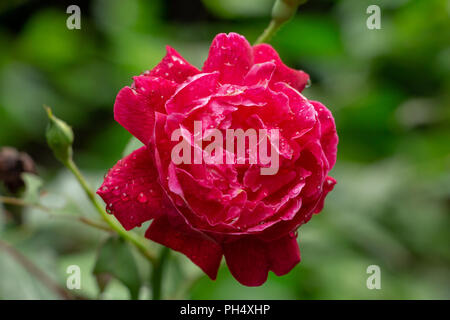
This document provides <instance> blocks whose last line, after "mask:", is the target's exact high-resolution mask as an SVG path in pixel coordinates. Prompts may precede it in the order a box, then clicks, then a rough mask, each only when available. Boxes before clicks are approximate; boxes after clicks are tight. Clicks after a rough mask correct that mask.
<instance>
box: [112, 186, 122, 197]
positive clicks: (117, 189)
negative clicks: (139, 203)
mask: <svg viewBox="0 0 450 320" xmlns="http://www.w3.org/2000/svg"><path fill="white" fill-rule="evenodd" d="M119 193H120V190H119V187H118V186H116V187H114V190H113V195H115V196H118V195H119Z"/></svg>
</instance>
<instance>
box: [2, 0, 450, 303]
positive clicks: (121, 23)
mask: <svg viewBox="0 0 450 320" xmlns="http://www.w3.org/2000/svg"><path fill="white" fill-rule="evenodd" d="M272 3H273V2H272V0H245V1H243V0H203V1H182V0H178V1H162V0H158V1H157V0H152V1H144V0H127V1H120V0H91V1H82V2H80V7H81V12H82V29H81V30H68V29H67V28H66V19H67V17H68V15H67V14H66V13H65V9H66V7H67V6H68V5H69V4H71V3H65V2H64V1H30V0H21V1H19V0H17V1H2V2H1V4H0V146H14V147H16V148H18V149H20V150H23V151H26V152H28V153H30V154H31V155H32V157H33V158H34V159H35V161H36V163H37V166H38V172H39V174H40V176H41V177H42V179H43V181H44V186H43V187H44V190H46V193H45V195H44V196H43V197H42V201H43V203H44V204H46V205H48V206H52V207H57V208H60V209H59V211H60V212H59V215H61V217H54V216H49V215H47V214H45V213H43V212H41V211H39V210H37V209H31V208H26V209H24V210H22V211H21V212H20V214H21V215H22V216H23V222H22V223H21V224H15V223H13V222H11V221H9V220H8V219H7V218H6V215H4V214H2V213H3V212H2V209H1V208H2V206H1V205H0V239H3V240H4V241H7V242H8V243H10V244H12V245H14V247H15V248H17V250H19V251H20V252H21V253H23V254H24V255H25V256H26V257H28V258H29V259H31V260H32V261H33V262H34V263H36V264H37V265H38V266H39V267H40V268H42V270H44V271H45V272H47V273H48V274H49V276H50V277H52V278H53V279H54V280H55V281H57V282H58V283H60V284H61V285H62V286H65V282H66V277H67V274H66V268H67V266H69V265H72V264H76V265H79V266H80V268H81V270H82V288H81V290H78V291H77V294H79V295H82V296H84V297H87V298H97V297H101V298H114V299H126V298H129V295H128V291H127V287H126V286H125V285H124V284H123V282H120V281H119V280H114V279H113V280H112V281H110V282H109V284H108V285H107V287H106V290H105V291H104V292H103V293H102V294H101V295H100V293H99V289H98V286H97V282H96V278H95V277H94V275H92V271H93V269H94V265H95V263H96V256H97V250H98V248H99V246H100V243H102V242H103V241H104V240H105V238H106V234H105V233H104V232H101V231H97V230H93V229H90V228H89V227H86V226H84V225H82V224H80V223H78V222H74V221H73V220H71V219H65V218H64V217H66V216H68V217H70V216H73V215H74V214H75V213H81V214H83V215H84V216H88V217H89V216H93V217H95V212H93V209H92V207H91V206H90V204H89V203H88V201H87V199H86V198H85V196H84V194H83V193H82V190H81V189H80V187H79V186H78V185H77V183H76V182H75V180H74V179H73V178H72V177H71V176H70V174H69V173H68V172H67V170H65V169H63V168H62V166H61V165H60V164H59V163H58V162H57V161H56V160H55V159H54V158H53V156H52V153H51V151H50V150H49V149H48V148H47V146H46V143H45V135H44V131H45V125H46V115H45V112H44V111H43V109H42V105H43V104H47V105H50V106H51V107H52V108H53V111H54V113H55V114H56V115H57V116H58V117H60V118H62V119H64V120H66V121H67V122H68V123H70V124H71V125H72V126H73V129H74V132H75V145H74V152H75V159H76V161H77V162H78V164H79V165H80V167H81V168H82V170H83V171H84V172H85V173H87V175H88V177H89V178H90V180H91V182H92V184H93V185H94V186H99V185H100V183H101V180H102V176H103V174H104V173H105V172H106V170H107V169H108V168H110V167H111V166H113V165H114V163H115V162H116V161H117V160H118V159H119V158H120V157H121V156H122V152H123V150H124V148H125V146H126V145H127V143H128V141H129V139H130V135H129V134H128V133H127V132H126V131H125V130H124V129H123V128H122V127H121V126H119V125H118V124H117V123H115V122H114V120H113V112H112V107H113V104H114V99H115V96H116V94H117V92H118V91H119V90H120V88H122V87H123V86H125V85H129V84H130V82H131V77H132V76H133V75H137V74H139V73H141V72H143V71H145V70H147V69H150V68H152V67H153V66H154V65H155V64H156V63H158V62H159V60H160V59H161V58H162V57H163V55H164V54H165V45H166V44H169V45H171V46H172V47H174V48H176V50H178V51H179V52H180V53H181V54H182V55H183V56H184V57H185V58H186V59H187V60H188V61H190V62H192V63H193V64H194V65H196V66H197V67H201V66H202V63H203V61H204V59H205V57H206V55H207V52H208V47H209V44H210V42H211V40H212V39H213V37H214V36H215V34H216V33H219V32H231V31H234V32H238V33H241V34H243V35H245V36H246V37H247V38H248V39H249V41H251V42H252V41H254V40H255V39H256V37H257V36H258V35H259V34H260V33H261V31H262V30H263V29H264V28H265V26H266V25H267V23H268V21H269V19H270V17H269V14H270V10H271V6H272ZM371 4H378V5H379V6H380V7H381V10H382V16H381V18H382V20H381V22H382V29H381V30H369V29H367V27H366V19H367V17H368V15H367V14H366V8H367V7H368V6H369V5H371ZM449 14H450V4H449V2H448V1H446V0H340V1H332V0H310V1H309V3H307V4H306V5H304V6H302V7H301V9H300V10H299V12H298V13H297V15H296V17H295V18H294V19H293V20H292V21H291V22H289V23H288V24H287V25H285V26H284V27H283V28H282V30H281V31H280V32H279V33H278V34H277V35H276V36H275V38H274V39H273V42H272V44H273V46H274V47H275V48H276V49H277V50H278V51H279V53H280V55H281V57H282V59H283V60H284V61H285V62H286V63H287V64H288V65H290V66H292V67H295V68H299V69H303V70H305V71H307V72H308V73H309V74H310V75H311V78H312V86H311V87H310V88H308V89H306V90H305V91H304V94H305V95H306V96H307V97H308V98H310V99H316V100H320V101H321V102H323V103H324V104H325V105H326V106H328V107H329V108H330V109H331V110H332V112H333V114H334V116H335V119H336V123H337V128H338V133H339V137H340V143H339V152H338V162H337V165H336V167H335V169H334V170H333V171H332V175H333V176H334V177H335V178H336V179H337V181H338V185H337V186H336V188H335V190H334V191H333V192H332V193H331V194H330V195H329V196H328V199H327V202H326V205H325V209H324V210H323V212H322V213H321V214H319V215H317V216H314V217H313V219H312V220H311V221H310V222H309V223H308V224H306V225H304V226H302V227H301V228H300V230H299V243H300V249H301V253H302V262H301V263H300V264H299V265H298V266H297V267H296V268H295V269H294V270H293V271H292V272H291V273H290V274H288V275H287V276H284V277H276V276H274V275H273V274H270V276H269V280H268V281H267V283H266V284H265V285H263V286H261V287H258V288H246V287H243V286H241V285H239V284H238V283H237V282H236V281H235V280H234V279H233V278H232V276H231V275H230V273H229V271H228V270H227V268H225V267H222V268H221V270H220V272H219V276H218V280H217V281H215V282H212V281H210V280H209V279H208V278H207V277H206V276H201V277H200V278H199V279H197V278H198V276H197V274H198V273H199V272H198V269H197V268H196V267H195V266H193V265H192V264H191V263H190V262H189V261H188V260H187V259H186V258H185V257H184V256H181V255H178V254H174V255H172V256H171V261H170V264H169V267H168V269H167V270H166V271H167V272H166V279H165V283H164V285H165V291H164V292H163V294H164V295H165V297H166V298H167V297H173V298H177V297H186V298H192V299H260V298H261V299H266V298H267V299H449V298H450V250H449V244H450V215H449V212H450V210H449V209H450V170H449V169H450V148H449V142H450V121H449V120H450V108H449V107H450V95H449V93H450V74H449V71H450V42H449V39H450V19H449ZM2 192H3V193H4V192H5V190H3V189H1V187H0V193H2ZM158 248H159V247H158V246H157V245H155V249H158ZM131 253H132V255H133V256H134V257H135V259H136V266H134V265H133V268H131V269H132V270H138V272H139V277H137V278H138V279H147V278H148V277H149V271H150V270H148V268H147V265H146V263H145V262H144V261H141V257H139V256H138V255H137V254H136V252H134V251H131ZM369 265H379V266H380V268H381V275H382V280H381V283H382V289H381V290H369V289H367V287H366V279H367V277H368V274H366V268H367V267H368V266H369ZM106 269H107V270H109V269H108V268H106ZM102 270H103V269H102ZM125 277H126V275H125ZM131 278H133V277H131ZM128 281H129V280H128ZM131 281H132V280H131ZM146 283H148V282H146V281H144V284H145V285H144V287H143V288H142V289H141V298H148V297H149V295H150V294H149V290H148V288H147V285H146ZM180 284H181V285H182V288H180V287H179V285H180ZM185 292H186V294H185ZM0 298H1V299H16V298H18V299H53V298H58V296H57V295H55V293H54V292H52V291H50V290H48V288H46V287H45V286H43V285H42V283H41V282H40V281H37V280H36V279H35V278H34V277H33V275H31V274H29V273H28V272H27V271H26V270H25V269H23V267H22V266H21V265H20V264H18V263H17V261H16V260H14V259H13V258H12V257H11V256H10V255H8V254H6V253H5V252H4V251H1V250H0Z"/></svg>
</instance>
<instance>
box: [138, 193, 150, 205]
mask: <svg viewBox="0 0 450 320" xmlns="http://www.w3.org/2000/svg"><path fill="white" fill-rule="evenodd" d="M147 200H148V199H147V196H146V195H145V194H143V193H142V192H141V193H139V195H138V201H139V202H140V203H146V202H147Z"/></svg>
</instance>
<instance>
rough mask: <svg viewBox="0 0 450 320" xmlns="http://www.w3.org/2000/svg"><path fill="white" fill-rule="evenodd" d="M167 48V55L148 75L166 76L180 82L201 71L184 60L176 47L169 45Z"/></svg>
mask: <svg viewBox="0 0 450 320" xmlns="http://www.w3.org/2000/svg"><path fill="white" fill-rule="evenodd" d="M166 50H167V53H166V55H165V57H164V58H163V59H162V60H161V62H160V63H159V64H158V65H157V66H156V67H154V68H153V69H152V70H151V71H149V72H148V75H150V76H156V77H161V78H165V79H167V80H171V81H175V82H176V83H179V84H180V83H183V82H184V81H186V80H187V78H189V77H192V76H194V75H196V74H198V73H200V71H199V70H198V69H197V68H196V67H194V66H192V65H190V64H189V63H188V62H187V61H186V60H184V58H183V57H182V56H181V55H180V54H179V53H178V52H177V51H176V50H175V49H173V48H171V47H170V46H167V47H166Z"/></svg>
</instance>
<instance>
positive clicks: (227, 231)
mask: <svg viewBox="0 0 450 320" xmlns="http://www.w3.org/2000/svg"><path fill="white" fill-rule="evenodd" d="M308 81H309V76H308V75H307V74H306V73H305V72H303V71H298V70H294V69H291V68H289V67H287V66H286V65H284V64H283V62H282V61H281V60H280V58H279V56H278V54H277V52H276V51H275V50H274V49H273V48H272V47H271V46H270V45H268V44H259V45H256V46H253V47H252V46H251V45H250V44H249V43H248V42H247V40H246V39H245V38H244V37H243V36H240V35H238V34H236V33H230V34H228V35H227V34H219V35H217V36H216V38H215V39H214V41H213V43H212V45H211V47H210V50H209V56H208V58H207V60H206V62H205V63H204V66H203V68H202V70H199V69H197V68H196V67H194V66H192V65H190V64H189V63H188V62H186V60H185V59H183V58H182V57H181V56H180V55H179V54H178V53H177V52H176V51H175V50H174V49H173V48H170V47H167V54H166V56H165V57H164V58H163V59H162V61H161V62H160V63H159V64H158V65H157V66H156V67H155V68H153V69H152V70H150V71H147V72H145V73H144V74H142V75H140V76H137V77H134V82H133V84H132V85H131V87H125V88H123V89H122V90H121V91H120V92H119V94H118V95H117V98H116V102H115V105H114V117H115V119H116V120H117V122H119V123H120V124H121V125H122V126H123V127H124V128H125V129H127V130H128V131H129V132H130V133H131V134H133V135H134V136H135V137H136V138H138V139H139V140H140V141H142V143H143V144H144V145H145V146H143V147H141V148H140V149H138V150H136V151H134V152H133V153H131V154H130V155H129V156H127V157H125V158H124V159H122V160H120V161H119V162H118V163H117V164H116V165H115V166H114V167H113V168H112V169H111V170H110V171H109V173H108V174H107V175H106V177H105V180H104V183H103V185H102V186H101V187H100V188H99V189H98V191H97V193H98V194H99V195H100V196H101V197H102V198H103V200H104V201H105V203H106V208H107V211H108V212H109V213H111V214H113V215H114V216H115V217H116V218H117V219H118V220H119V222H120V223H121V224H122V225H123V227H124V228H125V229H127V230H130V229H132V228H134V227H137V226H140V225H141V224H142V223H143V222H145V221H148V220H153V221H152V223H151V224H150V227H149V228H148V230H147V231H146V237H147V238H149V239H151V240H153V241H155V242H157V243H160V244H162V245H164V246H167V247H169V248H171V249H173V250H176V251H179V252H181V253H183V254H185V255H186V256H187V257H188V258H189V259H190V260H192V262H194V263H195V264H196V265H198V266H199V267H200V268H201V269H202V270H203V271H204V272H205V273H206V274H207V275H208V276H209V277H210V278H211V279H215V278H216V276H217V271H218V268H219V266H220V262H221V260H222V256H224V257H225V260H226V263H227V265H228V267H229V269H230V271H231V273H232V274H233V276H234V277H235V278H236V279H237V280H238V281H239V282H240V283H242V284H244V285H247V286H259V285H261V284H263V283H264V282H265V281H266V279H267V275H268V272H269V270H271V271H273V272H274V273H275V274H276V275H279V276H281V275H284V274H286V273H288V272H289V271H290V270H291V269H292V268H293V267H294V266H295V265H296V264H297V263H299V262H300V251H299V247H298V243H297V239H296V236H297V229H298V227H299V226H300V225H302V224H304V223H306V222H307V221H309V219H310V218H311V216H312V215H313V214H314V213H318V212H320V211H321V210H322V208H323V203H324V199H325V197H326V195H327V193H328V192H329V191H330V190H332V189H333V187H334V185H335V183H336V181H335V180H334V179H333V178H331V177H329V176H328V172H329V171H330V170H331V168H332V167H333V166H334V164H335V162H336V152H337V143H338V137H337V134H336V127H335V123H334V119H333V117H332V115H331V112H330V111H329V110H328V109H327V108H326V107H325V106H323V105H322V104H321V103H319V102H315V101H310V100H308V99H307V98H305V97H304V96H303V95H302V94H301V93H300V92H301V91H302V90H303V89H304V88H305V86H306V84H307V82H308ZM194 121H202V124H203V126H204V128H203V129H204V130H206V129H211V128H214V129H220V130H223V132H224V136H225V131H226V129H243V130H244V131H245V130H247V129H249V128H253V129H255V130H256V131H258V130H259V129H267V130H269V129H278V130H279V133H280V134H279V148H276V152H278V153H279V170H278V172H277V173H276V174H275V175H261V174H260V168H261V166H260V165H258V164H248V162H246V163H245V164H226V163H224V164H218V163H201V164H184V163H181V164H178V165H175V164H174V163H173V162H172V161H171V152H172V149H173V147H174V146H175V145H176V144H177V143H178V141H172V139H171V136H172V132H173V131H174V130H176V129H179V128H183V130H184V132H185V135H187V136H188V137H187V139H188V141H191V140H190V138H192V132H193V131H192V130H193V123H194Z"/></svg>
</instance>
